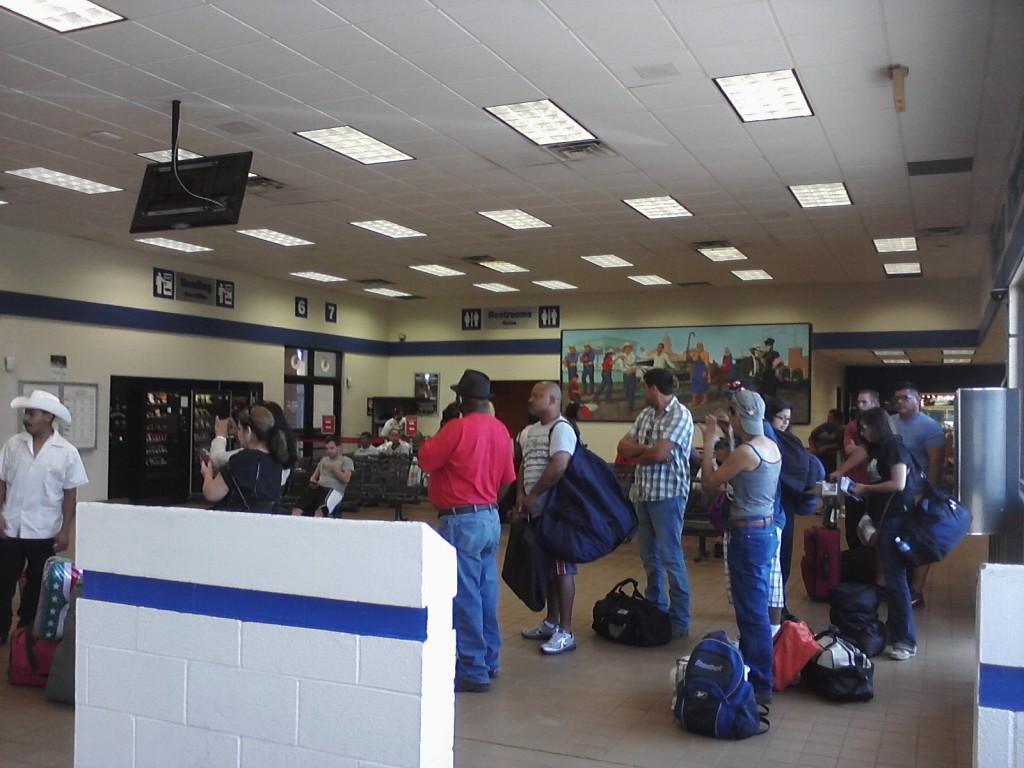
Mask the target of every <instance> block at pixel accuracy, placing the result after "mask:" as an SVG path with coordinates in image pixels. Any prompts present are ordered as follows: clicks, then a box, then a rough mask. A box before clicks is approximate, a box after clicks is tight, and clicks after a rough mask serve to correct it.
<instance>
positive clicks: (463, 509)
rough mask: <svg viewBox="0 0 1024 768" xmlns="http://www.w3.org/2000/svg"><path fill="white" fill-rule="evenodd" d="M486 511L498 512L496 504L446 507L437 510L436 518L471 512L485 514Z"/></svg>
mask: <svg viewBox="0 0 1024 768" xmlns="http://www.w3.org/2000/svg"><path fill="white" fill-rule="evenodd" d="M488 510H493V511H495V512H497V511H498V505H497V504H461V505H459V506H457V507H448V508H447V509H439V510H437V516H438V517H448V515H468V514H470V513H471V512H487V511H488Z"/></svg>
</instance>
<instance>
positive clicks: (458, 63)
mask: <svg viewBox="0 0 1024 768" xmlns="http://www.w3.org/2000/svg"><path fill="white" fill-rule="evenodd" d="M408 58H409V61H411V62H412V63H413V64H415V65H416V66H417V67H419V68H420V69H422V70H423V71H424V72H426V73H427V74H429V75H431V76H433V77H434V78H436V79H437V80H439V81H440V82H444V83H449V84H451V83H461V82H464V81H466V80H480V79H482V78H489V77H502V76H507V75H514V74H515V69H514V68H512V67H510V66H509V65H508V64H507V63H505V62H504V61H502V60H501V59H500V58H499V57H498V56H497V55H495V54H494V52H493V51H491V50H489V49H488V48H485V47H484V46H482V45H471V46H466V47H465V48H459V49H457V50H453V51H438V52H435V53H420V54H414V55H411V56H409V57H408Z"/></svg>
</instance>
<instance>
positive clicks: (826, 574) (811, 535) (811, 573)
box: [800, 526, 842, 600]
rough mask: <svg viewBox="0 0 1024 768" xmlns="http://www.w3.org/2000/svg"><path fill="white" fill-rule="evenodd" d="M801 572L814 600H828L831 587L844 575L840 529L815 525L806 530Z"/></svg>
mask: <svg viewBox="0 0 1024 768" xmlns="http://www.w3.org/2000/svg"><path fill="white" fill-rule="evenodd" d="M800 573H801V575H803V577H804V586H805V587H806V588H807V594H808V595H809V596H810V598H811V599H812V600H828V590H829V587H832V586H834V585H836V584H838V583H839V580H840V576H841V575H842V559H841V557H840V554H839V531H838V530H836V529H835V528H821V527H819V526H813V527H811V528H808V529H807V530H805V531H804V556H803V558H802V559H801V560H800Z"/></svg>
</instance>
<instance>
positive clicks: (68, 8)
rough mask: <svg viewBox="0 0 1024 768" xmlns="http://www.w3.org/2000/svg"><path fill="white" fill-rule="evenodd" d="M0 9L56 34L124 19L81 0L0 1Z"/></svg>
mask: <svg viewBox="0 0 1024 768" xmlns="http://www.w3.org/2000/svg"><path fill="white" fill-rule="evenodd" d="M0 8H6V9H7V10H9V11H13V12H14V13H17V14H18V15H19V16H24V17H25V18H27V19H31V20H32V21H35V22H38V23H39V24H42V25H43V26H45V27H49V28H50V29H54V30H56V31H58V32H71V31H73V30H76V29H85V28H86V27H98V26H99V25H101V24H109V23H110V22H112V21H121V20H122V19H124V16H118V15H117V14H116V13H113V12H111V11H108V10H107V9H106V8H101V7H100V6H98V5H96V4H95V3H89V2H86V1H85V0H59V1H57V0H4V1H3V2H0Z"/></svg>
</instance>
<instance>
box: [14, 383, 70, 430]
mask: <svg viewBox="0 0 1024 768" xmlns="http://www.w3.org/2000/svg"><path fill="white" fill-rule="evenodd" d="M11 408H34V409H35V410H37V411H46V412H47V413H52V414H53V415H54V416H56V417H57V418H58V419H60V420H61V421H63V422H64V423H65V424H70V423H71V411H69V410H68V409H67V408H66V407H65V406H64V404H63V403H61V401H60V400H58V399H57V396H56V395H54V394H51V393H50V392H47V391H46V390H45V389H37V390H34V391H33V392H32V394H31V395H29V396H28V397H25V396H24V395H22V396H21V397H16V398H14V399H13V400H11Z"/></svg>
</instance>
